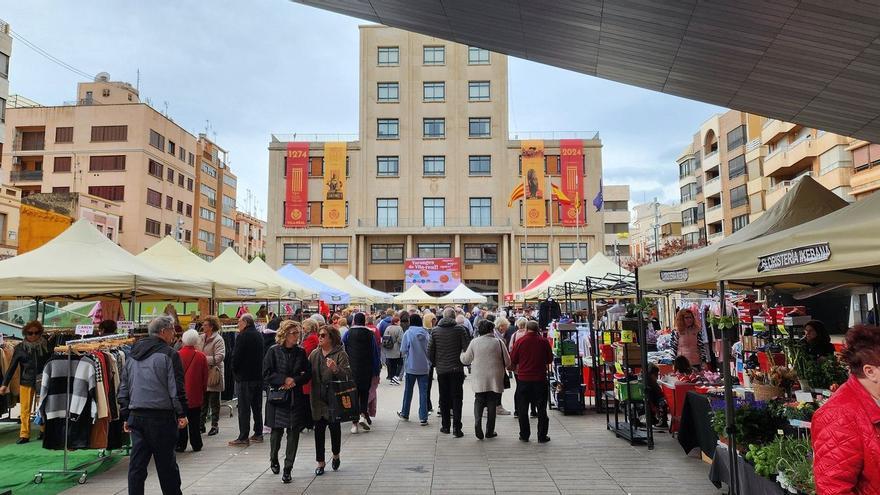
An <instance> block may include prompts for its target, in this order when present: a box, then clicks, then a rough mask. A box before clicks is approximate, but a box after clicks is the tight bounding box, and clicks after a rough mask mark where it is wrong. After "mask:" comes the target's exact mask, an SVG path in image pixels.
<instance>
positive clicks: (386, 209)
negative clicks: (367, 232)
mask: <svg viewBox="0 0 880 495" xmlns="http://www.w3.org/2000/svg"><path fill="white" fill-rule="evenodd" d="M376 225H377V226H379V227H397V198H378V199H377V200H376Z"/></svg>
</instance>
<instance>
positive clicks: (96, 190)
mask: <svg viewBox="0 0 880 495" xmlns="http://www.w3.org/2000/svg"><path fill="white" fill-rule="evenodd" d="M89 194H91V195H92V196H97V197H99V198H104V199H106V200H108V201H124V200H125V186H89ZM119 230H122V228H121V227H120V229H119Z"/></svg>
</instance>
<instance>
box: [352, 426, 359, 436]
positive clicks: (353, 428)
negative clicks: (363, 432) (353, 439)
mask: <svg viewBox="0 0 880 495" xmlns="http://www.w3.org/2000/svg"><path fill="white" fill-rule="evenodd" d="M358 433H360V431H359V430H358V425H357V423H355V424H353V425H351V434H352V435H357V434H358Z"/></svg>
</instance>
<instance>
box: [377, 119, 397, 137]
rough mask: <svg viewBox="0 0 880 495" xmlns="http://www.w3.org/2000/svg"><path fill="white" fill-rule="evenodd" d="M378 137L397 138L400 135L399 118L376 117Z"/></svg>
mask: <svg viewBox="0 0 880 495" xmlns="http://www.w3.org/2000/svg"><path fill="white" fill-rule="evenodd" d="M377 120H378V121H377V124H378V127H379V129H378V138H379V139H397V138H398V137H399V136H400V120H399V119H377Z"/></svg>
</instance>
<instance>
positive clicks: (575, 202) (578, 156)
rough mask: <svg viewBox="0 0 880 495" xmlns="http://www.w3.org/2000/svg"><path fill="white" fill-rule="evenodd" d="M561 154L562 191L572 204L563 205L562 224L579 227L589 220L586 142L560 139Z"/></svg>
mask: <svg viewBox="0 0 880 495" xmlns="http://www.w3.org/2000/svg"><path fill="white" fill-rule="evenodd" d="M559 154H560V162H561V163H560V170H561V174H562V192H563V193H564V194H565V195H566V196H568V197H569V198H571V204H569V205H565V204H563V205H561V206H562V226H563V227H579V226H582V225H584V224H586V221H587V219H586V212H585V211H584V142H583V141H582V140H580V139H560V140H559Z"/></svg>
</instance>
